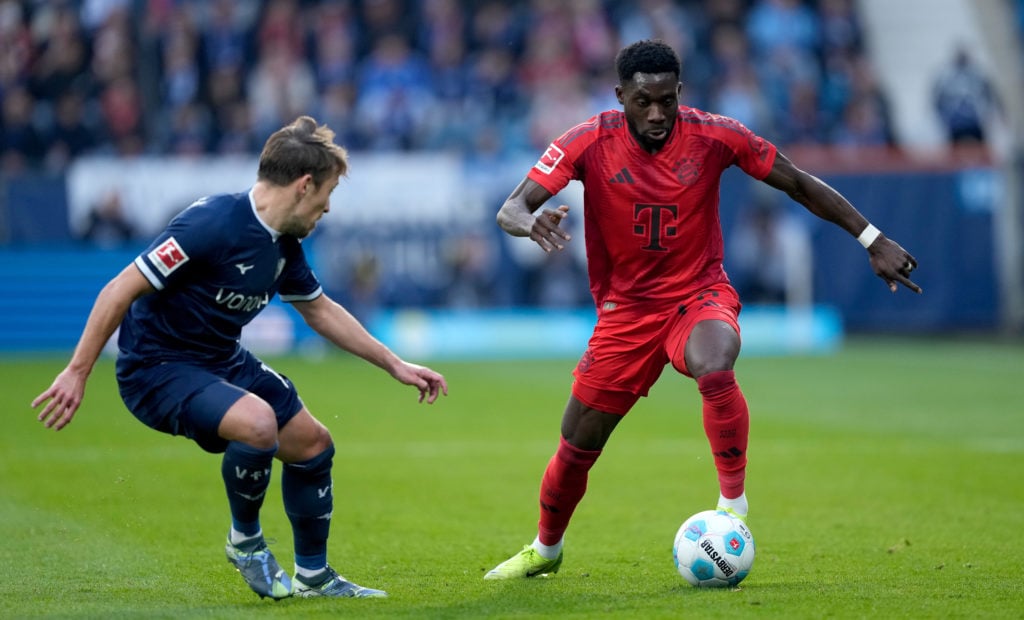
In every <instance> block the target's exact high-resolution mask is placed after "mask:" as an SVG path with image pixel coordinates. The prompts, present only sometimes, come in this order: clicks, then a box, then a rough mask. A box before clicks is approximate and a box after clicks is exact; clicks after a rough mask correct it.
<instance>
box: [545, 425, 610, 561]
mask: <svg viewBox="0 0 1024 620" xmlns="http://www.w3.org/2000/svg"><path fill="white" fill-rule="evenodd" d="M599 456H601V451H600V450H581V449H579V448H577V447H575V446H573V445H571V444H569V442H567V441H566V440H565V438H564V437H560V438H559V442H558V451H557V452H555V455H554V456H553V457H551V460H550V461H549V462H548V467H547V469H545V470H544V478H543V479H542V480H541V483H540V521H539V522H538V524H537V532H538V538H539V539H540V542H541V543H543V544H545V545H556V544H558V542H559V541H561V540H562V536H563V535H564V534H565V530H566V528H567V527H569V519H570V518H571V517H572V513H573V511H574V510H576V505H577V504H579V503H580V500H581V499H583V494H584V493H586V491H587V473H588V472H589V471H590V468H591V467H593V465H594V462H595V461H597V457H599Z"/></svg>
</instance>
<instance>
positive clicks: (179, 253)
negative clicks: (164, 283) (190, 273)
mask: <svg viewBox="0 0 1024 620" xmlns="http://www.w3.org/2000/svg"><path fill="white" fill-rule="evenodd" d="M146 257H147V258H148V259H149V262H151V263H152V264H153V265H154V266H156V268H157V270H158V271H159V272H160V273H161V274H163V276H164V277H165V278H166V277H167V276H169V275H170V274H171V272H172V271H174V270H175V269H177V268H178V267H181V266H182V265H184V264H185V263H187V262H188V254H185V250H182V249H181V246H180V245H178V242H177V240H176V239H175V238H174V237H171V238H170V239H168V240H167V241H164V242H163V243H161V244H160V245H159V246H157V248H156V249H155V250H153V251H152V252H150V253H149V254H148V255H147V256H146Z"/></svg>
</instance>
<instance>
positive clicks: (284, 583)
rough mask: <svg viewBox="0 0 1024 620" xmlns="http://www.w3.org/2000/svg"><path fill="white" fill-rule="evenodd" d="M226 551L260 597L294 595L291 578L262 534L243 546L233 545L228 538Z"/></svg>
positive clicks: (278, 597) (230, 559)
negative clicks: (268, 546) (279, 563)
mask: <svg viewBox="0 0 1024 620" xmlns="http://www.w3.org/2000/svg"><path fill="white" fill-rule="evenodd" d="M224 553H225V554H226V555H227V556H228V562H231V564H232V565H234V567H235V568H237V569H238V572H239V573H241V575H242V578H243V579H245V583H247V584H249V587H250V588H252V591H253V592H255V593H256V594H259V595H260V598H263V597H265V596H269V597H270V598H273V599H282V598H287V597H289V596H291V595H292V580H291V578H290V577H289V576H288V573H286V572H284V569H283V568H281V567H280V566H279V565H278V563H277V560H276V559H274V554H273V553H271V552H270V549H268V548H267V543H266V541H264V540H263V537H262V536H261V537H260V538H259V539H257V540H255V541H252V542H251V543H246V544H244V545H242V546H241V547H238V546H235V545H233V544H232V543H231V539H228V543H227V545H225V547H224Z"/></svg>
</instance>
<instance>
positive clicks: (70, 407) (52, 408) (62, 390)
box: [32, 368, 85, 431]
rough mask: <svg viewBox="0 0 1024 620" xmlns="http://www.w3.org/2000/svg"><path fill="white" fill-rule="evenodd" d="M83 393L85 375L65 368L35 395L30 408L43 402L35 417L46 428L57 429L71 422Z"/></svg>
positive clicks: (80, 402)
mask: <svg viewBox="0 0 1024 620" xmlns="http://www.w3.org/2000/svg"><path fill="white" fill-rule="evenodd" d="M84 394H85V377H83V376H81V375H80V374H79V373H76V372H74V371H72V370H71V369H69V368H65V369H64V370H63V372H61V373H60V374H59V375H57V378H56V379H54V380H53V384H51V385H50V387H49V388H48V389H47V390H46V391H45V392H43V393H42V394H40V395H39V396H36V398H35V400H33V401H32V408H33V409H34V408H36V407H38V406H39V405H41V404H43V403H45V405H44V406H43V409H42V411H40V412H39V416H38V417H37V419H38V420H39V421H40V422H42V423H43V424H44V425H45V426H46V428H52V429H53V430H56V431H59V430H60V429H62V428H64V427H65V426H67V425H68V424H69V423H70V422H71V418H73V417H74V416H75V412H76V411H78V406H79V405H81V404H82V397H83V396H84Z"/></svg>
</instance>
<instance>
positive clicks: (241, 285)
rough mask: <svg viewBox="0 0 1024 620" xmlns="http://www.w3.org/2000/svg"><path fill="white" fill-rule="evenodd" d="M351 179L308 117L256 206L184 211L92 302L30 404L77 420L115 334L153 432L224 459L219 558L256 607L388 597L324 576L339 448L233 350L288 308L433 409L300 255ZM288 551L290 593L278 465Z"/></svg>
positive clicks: (271, 166) (264, 162)
mask: <svg viewBox="0 0 1024 620" xmlns="http://www.w3.org/2000/svg"><path fill="white" fill-rule="evenodd" d="M347 171H348V154H347V152H346V151H345V149H344V148H343V147H341V146H339V145H337V144H335V143H334V132H333V131H331V130H330V129H329V128H328V127H326V126H323V125H321V126H318V125H317V123H316V121H315V120H314V119H312V118H310V117H307V116H303V117H300V118H298V119H297V120H296V121H295V122H293V123H292V124H291V125H288V126H287V127H284V128H282V129H280V130H278V131H277V132H276V133H274V134H273V135H272V136H270V138H269V139H268V140H267V142H266V144H265V145H264V148H263V152H262V153H261V154H260V159H259V170H258V174H257V180H256V183H255V185H254V186H253V187H252V188H251V189H250V190H249V191H248V192H247V193H239V194H229V195H218V196H211V197H207V198H202V199H200V200H198V201H197V202H195V203H194V204H192V205H191V206H190V207H189V208H188V209H186V210H184V211H183V212H181V213H180V214H179V215H178V216H177V217H175V218H174V219H173V220H172V221H171V222H170V223H169V224H168V226H167V228H166V229H165V230H164V232H163V233H162V234H160V235H159V236H158V237H157V238H156V239H155V240H154V241H153V243H152V244H151V245H150V246H149V247H148V248H147V249H146V250H144V251H143V252H142V253H141V254H140V255H139V256H138V257H137V258H136V259H135V261H134V262H133V263H132V264H130V265H128V266H127V267H126V268H125V269H124V270H123V271H121V273H120V274H118V275H117V276H116V277H115V278H114V279H113V280H111V281H110V282H109V283H108V284H107V285H106V286H105V287H104V288H103V290H102V291H101V292H100V294H99V296H98V297H97V299H96V302H95V305H94V306H93V308H92V312H91V313H90V315H89V319H88V321H87V322H86V325H85V328H84V330H83V332H82V336H81V338H80V340H79V342H78V345H77V347H76V348H75V351H74V354H73V356H72V358H71V361H70V362H69V363H68V365H67V367H66V368H65V369H64V370H63V371H62V372H61V373H60V374H58V375H57V377H56V379H54V381H53V384H52V385H51V386H50V387H49V388H48V389H47V390H46V391H45V392H43V393H42V394H40V395H39V396H38V397H37V398H36V399H35V400H34V401H32V406H33V407H39V406H40V405H43V404H44V403H45V406H43V408H42V409H41V411H40V413H39V420H40V421H41V422H43V423H44V424H45V426H46V427H47V428H54V429H55V430H60V429H61V428H63V427H65V426H66V425H67V424H68V423H69V422H71V419H72V417H73V416H74V415H75V412H76V411H77V409H78V407H79V405H80V404H81V402H82V398H83V395H84V393H85V384H86V380H87V379H88V377H89V374H90V373H91V371H92V369H93V366H94V365H95V363H96V360H97V359H98V357H99V355H100V352H101V350H102V348H103V346H104V344H105V343H106V342H107V340H108V339H109V338H110V337H111V335H112V334H113V333H114V331H115V329H117V327H118V325H120V328H121V329H120V334H119V336H118V349H119V354H118V357H117V382H118V387H119V389H120V393H121V397H122V399H123V400H124V403H125V405H126V406H127V407H128V409H129V410H131V412H132V413H133V414H134V415H135V416H136V417H137V418H138V419H139V420H141V421H142V422H144V423H145V424H146V425H148V426H150V427H152V428H154V429H156V430H158V431H162V432H165V433H169V434H171V435H184V436H185V437H188V438H190V439H192V440H193V441H195V442H196V443H197V444H198V445H199V446H200V447H201V448H202V449H203V450H206V451H208V452H212V453H223V455H224V457H223V461H222V465H221V474H222V476H223V479H224V485H225V489H226V492H227V497H228V504H229V507H230V510H231V529H230V531H229V533H228V540H227V545H226V547H225V552H226V554H227V558H228V561H229V562H230V563H231V564H233V565H234V566H235V567H236V568H237V569H238V571H239V572H240V573H241V575H242V577H244V578H245V581H246V583H248V584H249V587H251V588H252V589H253V591H255V592H256V593H257V594H259V595H260V597H261V598H262V597H265V596H269V597H272V598H275V599H280V598H284V597H287V596H291V595H296V596H305V597H310V596H332V597H359V598H362V597H382V596H386V595H387V594H386V593H385V592H384V591H383V590H376V589H373V588H365V587H362V586H358V585H356V584H354V583H352V582H350V581H348V580H346V579H345V578H344V577H341V576H340V575H339V574H338V573H337V572H336V571H335V570H334V569H333V568H331V567H330V565H329V564H328V563H327V537H328V533H329V530H330V523H331V513H332V510H333V491H332V486H333V485H332V480H331V464H332V457H333V455H334V444H333V441H332V439H331V435H330V432H329V431H328V430H327V428H326V427H325V426H324V425H323V424H322V423H320V422H319V421H318V420H317V419H316V418H314V417H313V416H312V415H311V414H310V412H309V410H308V409H306V407H305V405H304V404H303V403H302V401H301V400H300V398H299V395H298V393H297V392H296V389H295V386H294V385H293V384H292V382H291V381H290V380H289V379H288V378H287V377H285V376H283V375H281V374H278V373H276V372H274V370H273V369H271V368H270V367H269V366H267V365H266V364H264V363H263V362H261V361H260V360H259V359H258V358H256V357H255V356H254V355H253V354H252V353H250V352H249V351H247V350H246V349H244V348H243V347H242V346H241V345H240V344H239V337H240V335H241V331H242V327H243V326H244V325H246V324H247V323H249V322H250V321H251V320H252V319H253V318H254V317H255V316H256V315H257V314H259V312H260V311H261V310H262V309H263V308H264V307H266V305H267V303H268V302H269V301H270V299H271V298H272V297H273V296H274V295H275V294H277V295H280V298H281V300H282V301H285V302H290V303H291V304H292V305H293V306H294V308H295V309H296V310H297V311H298V312H299V314H300V315H302V318H303V319H304V320H305V322H306V323H307V324H309V326H310V327H312V328H313V329H314V330H315V331H316V332H317V333H319V334H320V335H321V336H323V337H324V338H325V339H327V340H328V341H330V342H332V343H333V344H335V345H337V346H338V347H340V348H341V349H344V350H346V351H348V352H350V353H352V354H354V355H357V356H359V357H361V358H363V359H365V360H367V361H369V362H371V363H373V364H375V365H377V366H379V367H380V368H382V369H384V370H385V371H387V372H388V373H390V374H391V376H392V377H393V378H394V379H396V380H397V381H399V382H400V383H403V384H406V385H412V386H415V387H416V388H417V389H418V390H419V400H420V402H423V401H424V400H426V402H427V403H433V402H434V401H436V400H437V398H438V397H439V396H440V394H442V393H443V394H447V393H448V385H447V382H446V381H445V379H444V377H443V376H442V375H440V374H439V373H437V372H435V371H433V370H431V369H429V368H426V367H424V366H419V365H416V364H411V363H409V362H406V361H404V360H402V359H401V358H399V357H398V356H397V355H395V354H394V353H393V352H392V351H391V350H389V349H388V348H387V347H386V346H385V345H384V344H382V343H381V342H379V341H378V340H377V339H375V338H374V337H373V336H372V335H371V334H370V333H369V332H367V331H366V329H364V328H363V326H362V325H361V324H360V323H359V322H358V321H357V320H356V319H355V318H354V317H353V316H352V315H351V314H350V313H349V312H348V311H346V310H345V309H344V308H343V307H342V306H340V305H339V304H337V303H335V302H334V301H333V300H331V299H330V298H329V297H328V296H327V295H325V294H324V292H323V290H322V288H321V287H320V283H319V281H318V280H317V278H316V276H315V275H314V273H313V271H312V270H311V269H310V267H309V265H308V263H307V262H306V258H305V256H304V254H303V250H302V245H301V243H300V240H301V239H303V238H304V237H306V236H308V235H309V234H310V233H311V232H312V231H313V229H314V228H315V227H316V224H317V221H318V220H319V219H320V217H321V216H323V214H324V213H326V212H327V211H328V210H329V208H330V207H329V198H330V195H331V192H332V191H333V190H334V188H335V187H337V185H338V180H339V177H340V176H342V175H345V174H346V173H347ZM275 457H276V458H277V459H278V460H280V461H281V462H282V463H283V466H282V473H281V488H282V497H283V501H284V508H285V512H286V513H287V515H288V518H289V520H290V521H291V526H292V532H293V537H294V545H295V578H294V580H292V579H291V578H290V577H289V575H288V573H286V572H285V571H284V570H283V569H282V568H281V567H280V566H279V565H278V563H277V561H276V560H275V559H274V556H273V554H272V553H271V552H270V549H269V548H268V547H267V544H266V542H265V540H264V538H263V532H262V530H261V528H260V519H259V515H260V508H261V506H262V504H263V499H264V497H265V494H266V490H267V487H268V486H269V484H270V474H271V465H272V462H273V459H274V458H275Z"/></svg>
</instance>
